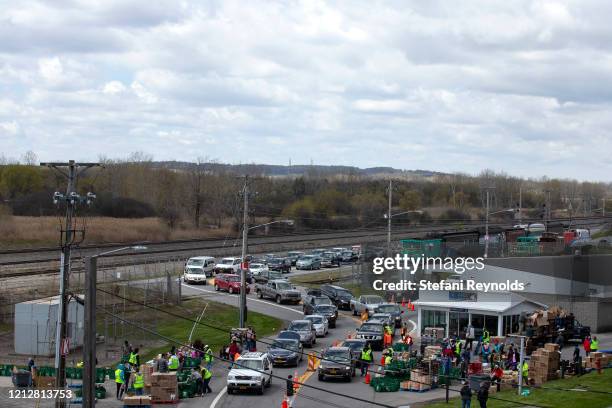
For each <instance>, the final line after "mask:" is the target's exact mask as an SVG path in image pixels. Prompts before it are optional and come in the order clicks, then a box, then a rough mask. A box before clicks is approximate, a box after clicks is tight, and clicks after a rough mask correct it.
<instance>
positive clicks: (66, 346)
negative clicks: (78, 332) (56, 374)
mask: <svg viewBox="0 0 612 408" xmlns="http://www.w3.org/2000/svg"><path fill="white" fill-rule="evenodd" d="M60 353H61V354H62V356H67V355H68V354H70V338H68V337H66V338H65V339H62V347H61V350H60Z"/></svg>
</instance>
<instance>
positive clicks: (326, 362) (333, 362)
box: [319, 347, 355, 382]
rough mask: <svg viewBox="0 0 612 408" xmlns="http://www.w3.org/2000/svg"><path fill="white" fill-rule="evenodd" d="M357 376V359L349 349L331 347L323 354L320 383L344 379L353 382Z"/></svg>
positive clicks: (320, 366) (320, 365)
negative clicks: (353, 378) (331, 379)
mask: <svg viewBox="0 0 612 408" xmlns="http://www.w3.org/2000/svg"><path fill="white" fill-rule="evenodd" d="M354 376H355V359H354V358H353V352H352V351H351V349H350V348H348V347H330V348H328V349H326V350H325V351H324V352H323V355H322V356H321V363H320V364H319V381H323V380H325V379H326V378H343V379H345V380H346V381H349V382H350V381H351V378H352V377H354Z"/></svg>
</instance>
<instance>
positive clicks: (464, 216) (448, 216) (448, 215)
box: [440, 208, 471, 221]
mask: <svg viewBox="0 0 612 408" xmlns="http://www.w3.org/2000/svg"><path fill="white" fill-rule="evenodd" d="M440 219H441V220H460V221H468V220H470V219H471V217H470V215H469V214H468V213H466V212H463V211H461V210H457V209H454V208H451V209H449V210H446V211H445V212H444V213H443V214H442V215H441V216H440Z"/></svg>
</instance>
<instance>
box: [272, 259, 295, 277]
mask: <svg viewBox="0 0 612 408" xmlns="http://www.w3.org/2000/svg"><path fill="white" fill-rule="evenodd" d="M268 269H270V270H271V271H280V272H282V273H289V272H291V260H290V259H287V258H269V259H268Z"/></svg>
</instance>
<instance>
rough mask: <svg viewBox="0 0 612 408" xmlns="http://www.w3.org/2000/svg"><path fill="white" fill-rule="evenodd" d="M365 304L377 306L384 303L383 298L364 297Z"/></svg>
mask: <svg viewBox="0 0 612 408" xmlns="http://www.w3.org/2000/svg"><path fill="white" fill-rule="evenodd" d="M362 299H363V303H365V304H366V305H375V304H377V303H382V298H381V297H380V296H364V297H363V298H362Z"/></svg>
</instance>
